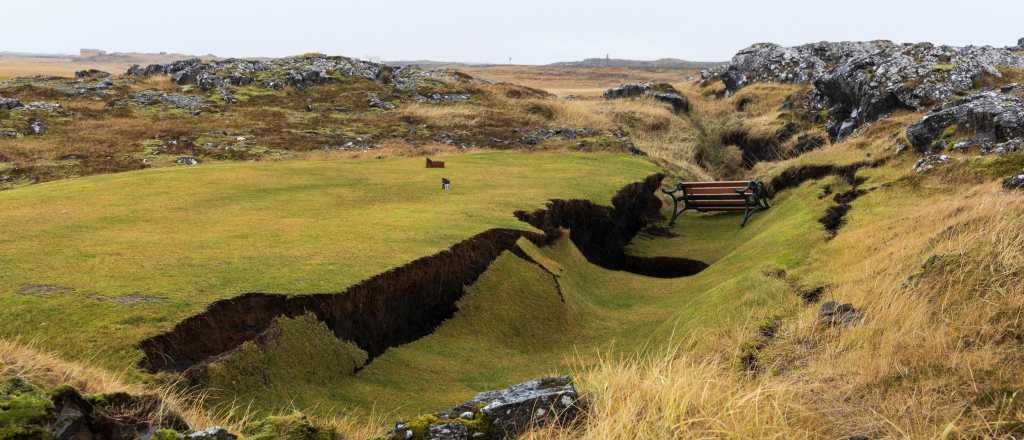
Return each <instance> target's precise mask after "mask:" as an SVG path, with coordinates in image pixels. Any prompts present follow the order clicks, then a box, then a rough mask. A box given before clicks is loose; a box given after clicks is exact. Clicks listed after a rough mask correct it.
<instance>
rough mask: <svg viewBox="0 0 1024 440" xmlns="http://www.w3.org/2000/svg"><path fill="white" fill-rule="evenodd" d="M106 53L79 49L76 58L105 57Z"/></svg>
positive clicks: (97, 50)
mask: <svg viewBox="0 0 1024 440" xmlns="http://www.w3.org/2000/svg"><path fill="white" fill-rule="evenodd" d="M106 54H107V51H105V50H99V49H79V50H78V56H80V57H82V58H92V57H101V56H103V55H106Z"/></svg>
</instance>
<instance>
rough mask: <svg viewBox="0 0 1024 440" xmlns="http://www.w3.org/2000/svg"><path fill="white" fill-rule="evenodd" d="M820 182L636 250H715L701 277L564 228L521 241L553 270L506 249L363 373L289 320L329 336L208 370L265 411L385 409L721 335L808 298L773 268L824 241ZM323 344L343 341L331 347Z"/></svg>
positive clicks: (436, 402) (691, 218)
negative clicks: (634, 258)
mask: <svg viewBox="0 0 1024 440" xmlns="http://www.w3.org/2000/svg"><path fill="white" fill-rule="evenodd" d="M817 191H820V189H819V188H816V187H812V186H811V185H806V186H805V187H802V188H800V189H797V190H794V191H791V192H789V193H787V194H786V195H783V196H782V197H780V198H779V199H778V200H777V201H778V202H779V204H778V205H777V206H776V207H775V208H773V209H772V210H771V211H768V212H765V213H762V214H760V215H758V216H756V217H755V218H754V220H752V222H751V224H750V225H748V227H747V228H744V229H740V228H739V222H740V217H739V216H736V215H697V214H687V215H685V216H683V217H682V218H681V219H680V221H679V223H678V224H677V225H676V227H675V228H674V229H673V231H674V232H675V233H676V234H677V235H678V236H677V237H675V238H671V239H666V238H655V237H647V236H641V237H639V238H638V239H637V240H635V241H634V244H633V246H632V247H631V252H633V253H636V254H644V255H677V256H689V257H697V258H701V259H703V260H704V261H706V262H708V263H712V266H711V267H710V268H709V269H707V270H706V271H704V272H702V273H700V274H698V275H695V276H693V277H687V278H678V279H656V278H649V277H644V276H639V275H634V274H630V273H626V272H618V271H611V270H606V269H602V268H600V267H597V266H595V265H593V264H590V263H589V262H587V261H586V259H585V258H584V257H583V256H582V254H580V253H579V251H578V250H577V249H576V247H575V246H573V245H572V243H571V242H570V241H568V240H567V239H564V238H563V240H561V241H559V242H557V243H556V244H554V245H552V246H548V247H545V248H539V249H538V248H536V247H534V246H532V245H531V244H529V243H528V242H525V241H521V242H520V246H521V247H523V248H525V250H526V251H527V253H528V254H530V255H531V256H532V257H533V259H534V260H537V261H540V262H541V264H544V265H545V267H547V269H548V270H549V271H550V272H552V273H556V274H558V277H557V284H556V281H555V280H554V279H553V278H552V276H551V275H550V274H548V273H546V272H545V271H543V270H541V269H540V268H539V267H538V266H537V265H535V264H531V263H529V262H527V261H525V260H523V259H521V258H519V257H516V256H515V255H513V254H511V253H508V252H506V253H504V254H503V255H502V256H501V257H500V258H499V259H498V260H497V261H496V262H495V263H494V264H493V265H492V266H491V267H490V268H489V269H488V270H487V272H485V273H484V275H483V276H481V278H480V279H479V280H477V282H476V283H475V284H474V285H472V286H470V288H469V290H468V291H467V294H466V296H465V297H463V299H462V300H461V301H460V302H459V304H458V309H459V311H458V312H457V313H456V315H455V317H454V318H452V319H451V320H449V321H446V322H445V323H444V324H443V325H442V326H441V327H440V328H439V329H438V330H437V332H435V333H434V334H432V335H429V336H427V337H424V338H422V339H420V340H417V341H415V342H412V343H410V344H407V345H404V346H401V347H397V348H393V349H390V350H388V351H387V352H386V353H384V354H383V355H382V356H380V357H378V358H377V359H375V360H374V361H373V362H371V363H370V364H369V365H368V366H367V367H366V368H365V369H363V370H362V371H360V372H359V373H357V374H355V375H347V374H338V373H337V371H336V370H335V371H325V370H323V369H322V368H320V366H322V365H324V364H329V365H347V363H348V362H349V361H348V356H349V355H348V354H347V353H345V350H344V349H343V347H342V345H343V344H340V343H331V342H330V338H324V337H323V336H318V335H323V334H324V330H316V329H315V328H309V326H307V328H305V329H297V327H298V326H296V325H294V323H293V325H292V326H291V327H292V329H293V332H294V333H293V334H292V335H291V336H288V335H286V336H285V337H283V338H282V340H292V341H296V340H304V341H320V342H310V343H308V344H288V345H284V344H275V345H272V346H271V347H269V348H266V349H265V353H261V354H259V355H258V359H267V360H268V361H260V362H253V360H252V359H253V357H252V355H251V354H250V355H247V356H246V357H245V358H244V359H239V358H237V357H235V358H232V359H229V360H227V361H226V362H224V363H223V364H222V365H220V366H218V367H216V368H215V369H214V370H213V371H214V376H215V377H216V378H217V379H216V382H215V383H214V384H213V388H215V389H217V390H220V392H221V393H223V394H222V395H223V396H224V397H225V398H227V397H228V396H230V398H232V399H238V400H237V401H241V402H250V401H255V402H257V404H256V405H257V407H260V408H261V409H266V410H269V411H281V410H282V409H284V408H286V407H296V408H300V409H302V410H304V411H306V412H309V413H313V414H323V415H331V414H339V413H347V412H351V411H355V412H356V413H357V414H364V415H365V414H366V413H367V412H373V411H381V412H385V413H387V414H388V415H389V417H391V416H393V417H407V416H411V415H415V414H418V413H421V412H425V411H437V410H440V409H443V408H445V407H447V406H450V405H452V404H453V403H456V402H460V401H463V400H465V399H467V398H469V397H471V396H472V395H473V394H474V393H476V392H479V391H483V390H488V389H495V388H501V387H503V386H506V385H507V384H509V383H517V382H520V381H523V380H527V379H530V378H535V377H538V376H542V375H547V374H567V373H570V372H572V371H574V370H577V369H580V368H584V369H585V368H589V367H588V366H590V365H594V364H596V363H598V362H599V361H600V360H601V359H603V358H608V357H619V356H634V355H640V354H643V353H648V352H651V351H654V352H660V351H661V350H663V349H665V348H667V347H672V346H673V345H676V344H686V345H691V344H700V343H708V344H711V345H714V344H716V343H717V341H719V340H720V339H718V337H720V336H721V334H722V333H723V332H726V331H728V330H730V329H735V328H737V327H740V328H744V327H747V326H753V325H756V324H757V323H759V322H761V321H763V320H764V319H765V318H766V317H770V316H783V315H791V314H793V313H796V312H797V311H799V310H800V309H801V307H802V306H801V305H800V301H799V299H798V298H797V296H796V295H795V294H794V293H793V292H792V288H791V287H790V286H789V285H787V284H786V283H784V282H783V281H781V280H775V279H771V278H770V277H768V276H767V275H765V273H764V272H767V271H769V270H772V269H787V270H793V269H794V268H796V267H798V266H801V265H803V264H804V262H805V260H806V258H807V255H808V253H809V252H810V250H811V249H813V248H815V247H816V246H817V245H819V244H821V243H824V241H825V235H824V232H822V231H819V230H820V227H819V226H818V225H817V224H816V219H817V216H818V215H819V213H820V211H822V210H823V209H824V207H825V206H826V203H827V202H825V201H822V200H819V199H818V198H817V197H812V196H811V195H812V194H815V193H816V192H817ZM808 231H812V232H810V233H808ZM559 287H560V291H561V295H562V297H563V298H564V302H563V301H562V300H561V299H560V296H559ZM712 336H714V337H712ZM335 344H338V345H335ZM325 353H336V354H335V355H334V357H333V358H331V359H330V360H328V361H324V354H325ZM307 359H309V361H306V360H307ZM268 365H270V368H269V369H268V367H267V366H268ZM268 371H269V372H270V373H269V375H268ZM282 372H289V373H282ZM267 402H274V403H267ZM282 402H287V403H286V404H283V403H282ZM264 403H267V405H268V406H266V407H263V406H261V405H263V404H264ZM282 405H285V406H282Z"/></svg>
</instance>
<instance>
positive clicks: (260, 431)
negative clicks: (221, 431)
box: [243, 413, 342, 440]
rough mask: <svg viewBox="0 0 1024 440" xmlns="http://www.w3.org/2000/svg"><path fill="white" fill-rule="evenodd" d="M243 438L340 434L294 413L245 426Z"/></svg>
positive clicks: (336, 437)
mask: <svg viewBox="0 0 1024 440" xmlns="http://www.w3.org/2000/svg"><path fill="white" fill-rule="evenodd" d="M244 434H245V436H244V437H243V438H244V439H245V440H340V439H341V438H342V437H341V434H339V433H338V432H337V431H335V430H334V429H332V428H322V427H318V426H315V425H314V424H313V423H312V422H310V420H309V419H308V418H306V416H304V415H302V414H300V413H294V414H292V415H288V416H272V417H267V418H265V419H262V420H260V421H257V422H256V423H253V424H251V425H250V426H249V427H248V428H246V430H245V432H244Z"/></svg>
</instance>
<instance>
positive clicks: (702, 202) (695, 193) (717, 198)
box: [661, 180, 771, 228]
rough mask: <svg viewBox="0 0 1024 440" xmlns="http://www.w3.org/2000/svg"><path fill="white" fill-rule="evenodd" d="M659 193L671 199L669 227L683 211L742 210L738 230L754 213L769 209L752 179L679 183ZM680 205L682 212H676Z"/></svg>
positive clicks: (759, 185) (764, 193) (762, 191)
mask: <svg viewBox="0 0 1024 440" xmlns="http://www.w3.org/2000/svg"><path fill="white" fill-rule="evenodd" d="M661 192H663V193H665V194H668V195H669V197H672V220H671V221H669V223H668V224H669V226H673V225H675V224H676V219H677V218H679V216H680V215H682V214H683V211H686V210H688V209H693V210H696V211H698V212H720V211H736V212H740V211H742V212H743V223H742V224H741V225H740V227H741V228H742V227H744V226H746V225H747V221H748V220H750V216H752V215H754V213H755V212H758V211H762V210H765V209H768V208H770V207H771V206H769V205H768V194H767V191H765V189H764V184H763V183H761V182H759V181H756V180H748V181H734V182H680V183H679V184H677V185H676V187H675V188H673V189H662V190H661ZM680 204H682V205H683V209H679V205H680Z"/></svg>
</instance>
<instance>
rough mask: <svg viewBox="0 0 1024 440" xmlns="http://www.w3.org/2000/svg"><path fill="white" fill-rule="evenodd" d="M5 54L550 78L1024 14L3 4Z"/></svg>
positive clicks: (986, 22) (1017, 28)
mask: <svg viewBox="0 0 1024 440" xmlns="http://www.w3.org/2000/svg"><path fill="white" fill-rule="evenodd" d="M0 17H3V19H2V20H0V22H2V24H0V51H20V52H45V53H74V52H77V50H78V49H79V48H81V47H96V48H101V49H106V50H111V51H140V52H158V51H168V52H183V53H190V54H206V53H213V54H216V55H220V56H283V55H291V54H298V53H302V52H324V53H329V54H341V55H349V56H356V57H379V58H383V59H389V60H398V59H435V60H448V61H472V62H507V60H508V58H509V57H511V58H512V60H513V62H516V63H523V64H538V63H548V62H554V61H565V60H574V59H580V58H584V57H596V56H604V54H606V53H610V54H611V55H612V57H618V58H634V59H654V58H660V57H677V58H685V59H692V60H724V59H728V58H729V57H730V56H731V55H732V54H733V53H735V52H736V51H737V50H738V49H741V48H743V47H746V46H748V45H749V44H750V43H753V42H758V41H773V42H778V43H782V44H787V45H792V44H798V43H805V42H811V41H820V40H865V39H877V38H885V39H890V40H895V41H898V42H906V41H915V42H916V41H935V42H941V43H947V44H956V45H964V44H990V45H995V46H1006V45H1013V44H1016V42H1017V40H1018V39H1019V38H1024V0H973V1H961V0H931V1H925V0H911V1H904V0H844V1H834V0H776V1H772V0H761V1H741V0H717V1H716V0H700V1H693V0H675V1H670V0H663V1H652V0H632V1H629V0H615V1H606V0H518V1H504V2H499V1H487V0H418V1H415V0H389V1H380V0H377V1H370V0H336V1H331V0H291V1H289V0H272V1H267V0H248V1H236V0H231V1H225V0H159V1H152V0H104V1H96V0H0Z"/></svg>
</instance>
